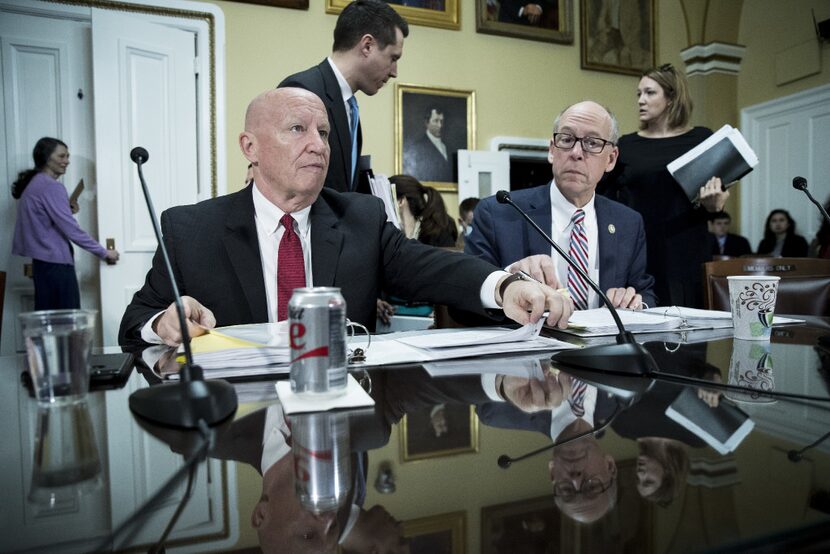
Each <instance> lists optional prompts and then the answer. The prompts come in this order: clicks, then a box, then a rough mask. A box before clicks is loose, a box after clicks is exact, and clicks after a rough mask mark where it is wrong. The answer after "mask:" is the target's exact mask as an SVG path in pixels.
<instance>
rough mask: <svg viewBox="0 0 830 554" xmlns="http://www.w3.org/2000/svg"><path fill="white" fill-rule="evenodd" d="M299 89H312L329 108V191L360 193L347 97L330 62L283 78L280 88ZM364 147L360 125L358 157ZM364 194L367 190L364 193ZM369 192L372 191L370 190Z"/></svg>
mask: <svg viewBox="0 0 830 554" xmlns="http://www.w3.org/2000/svg"><path fill="white" fill-rule="evenodd" d="M283 87H299V88H304V89H306V90H309V91H311V92H313V93H314V94H316V95H317V96H319V97H320V99H321V100H322V101H323V104H324V105H325V106H326V112H327V113H328V116H329V125H331V135H330V136H329V147H331V159H330V160H329V172H328V174H327V175H326V184H325V186H326V187H327V188H332V189H334V190H336V191H339V192H348V191H354V190H357V179H356V176H355V174H354V172H353V171H352V138H351V133H350V132H349V116H348V114H347V113H346V106H345V105H344V104H343V95H342V94H340V85H339V84H338V83H337V77H335V76H334V71H332V69H331V65H329V62H328V60H323V61H322V62H321V63H320V64H318V65H316V66H314V67H312V68H310V69H306V70H305V71H303V72H300V73H296V74H294V75H291V76H289V77H286V78H285V79H283V81H282V82H281V83H280V84H279V85H278V88H283ZM362 146H363V134H362V131H361V125H360V124H359V123H358V126H357V157H358V158H360V151H361V148H362ZM361 192H363V191H361ZM367 192H368V191H367Z"/></svg>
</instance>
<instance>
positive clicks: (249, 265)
mask: <svg viewBox="0 0 830 554" xmlns="http://www.w3.org/2000/svg"><path fill="white" fill-rule="evenodd" d="M252 187H253V185H249V186H248V188H246V189H245V190H243V191H242V192H240V193H239V194H238V195H237V196H236V201H235V202H234V203H233V205H232V206H231V210H230V212H229V214H228V217H227V218H226V219H225V234H224V235H223V237H222V242H223V243H224V245H225V250H226V252H227V253H228V258H230V260H231V266H232V267H233V270H234V272H235V273H236V277H237V279H239V284H240V285H241V287H242V292H243V293H244V294H245V300H246V301H247V302H248V308H249V309H250V310H251V317H252V321H257V322H258V321H268V303H267V301H266V298H265V283H264V282H263V281H262V260H261V259H260V254H259V240H258V238H257V232H256V222H255V220H254V200H253V197H252V196H251V188H252Z"/></svg>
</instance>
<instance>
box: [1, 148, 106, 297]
mask: <svg viewBox="0 0 830 554" xmlns="http://www.w3.org/2000/svg"><path fill="white" fill-rule="evenodd" d="M32 159H33V160H34V162H35V167H34V168H33V169H28V170H26V171H22V172H20V173H19V174H18V176H17V180H16V181H15V182H14V184H13V185H12V196H13V197H14V198H15V199H17V201H18V203H17V221H16V223H15V226H14V239H13V242H12V254H15V255H17V256H25V257H28V258H32V277H33V280H34V285H35V309H36V310H59V309H78V308H80V307H81V293H80V289H79V288H78V277H77V276H76V275H75V260H74V257H73V249H72V245H71V244H70V243H71V242H74V243H75V244H77V245H78V246H80V247H81V248H83V249H84V250H87V251H89V252H91V253H92V254H94V255H95V256H98V257H99V258H101V259H102V260H106V261H107V263H115V262H116V261H118V252H117V251H116V250H114V249H113V250H107V249H106V248H104V247H103V246H101V245H100V244H99V243H98V241H96V240H95V239H93V238H92V237H91V236H89V234H88V233H87V232H86V231H84V230H83V229H81V227H80V226H79V225H78V222H77V221H75V218H74V217H72V208H70V205H69V195H67V193H66V188H65V187H64V186H63V184H61V183H60V182H59V181H58V178H59V177H60V176H61V175H63V174H64V173H66V168H67V166H69V148H68V147H67V146H66V143H64V142H63V141H61V140H58V139H56V138H50V137H43V138H41V139H40V140H39V141H37V144H35V147H34V150H33V151H32Z"/></svg>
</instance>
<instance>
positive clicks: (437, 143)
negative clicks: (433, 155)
mask: <svg viewBox="0 0 830 554" xmlns="http://www.w3.org/2000/svg"><path fill="white" fill-rule="evenodd" d="M426 134H427V138H428V139H429V141H430V142H431V143H432V145H433V146H434V147H435V149H436V150H438V152H439V153H440V154H441V155H442V156H444V159H445V160H446V159H447V145H446V144H444V141H442V140H441V139H439V138H438V137H436V136H433V135H432V133H430V132H429V131H427V133H426Z"/></svg>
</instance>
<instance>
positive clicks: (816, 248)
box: [810, 202, 830, 259]
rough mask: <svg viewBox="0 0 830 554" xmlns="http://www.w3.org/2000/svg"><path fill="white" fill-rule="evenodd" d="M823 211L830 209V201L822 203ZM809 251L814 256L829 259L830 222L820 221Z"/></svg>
mask: <svg viewBox="0 0 830 554" xmlns="http://www.w3.org/2000/svg"><path fill="white" fill-rule="evenodd" d="M824 209H825V211H827V210H830V202H827V204H825V205H824ZM810 253H811V254H812V255H813V256H815V257H816V258H825V259H830V223H828V222H827V221H822V222H821V227H819V229H818V232H817V233H816V238H814V239H813V242H812V243H811V244H810Z"/></svg>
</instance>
